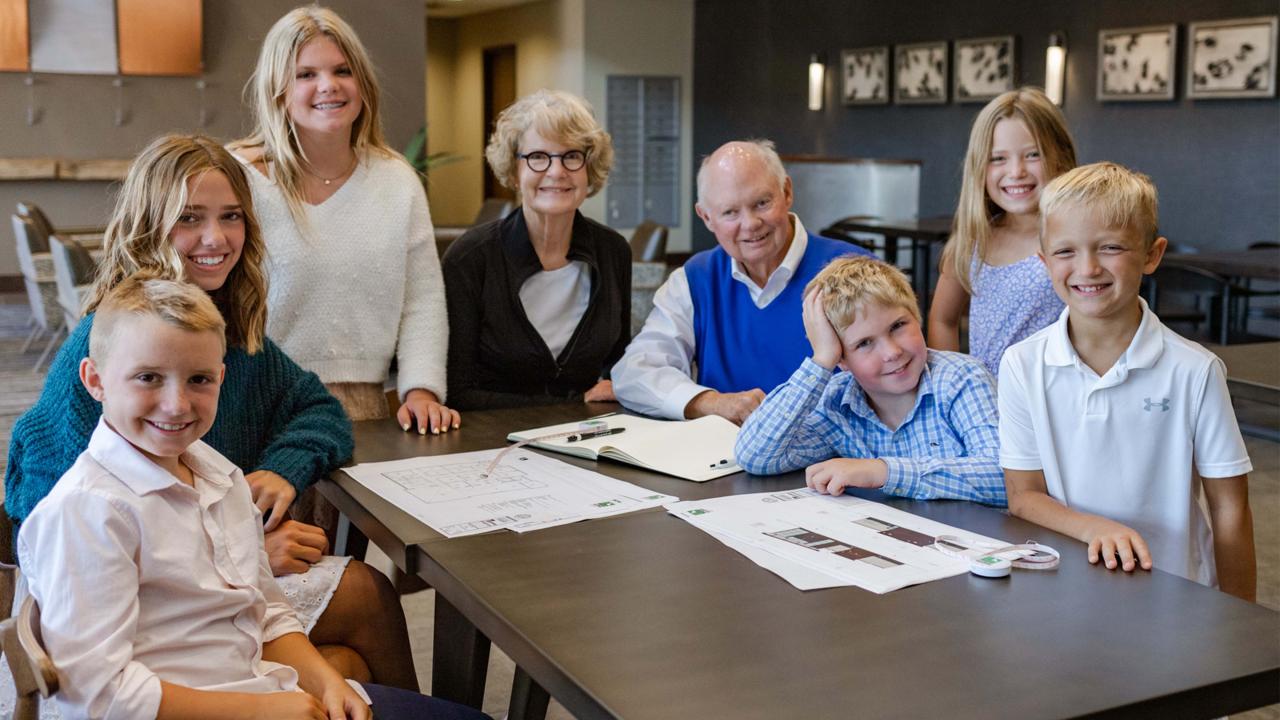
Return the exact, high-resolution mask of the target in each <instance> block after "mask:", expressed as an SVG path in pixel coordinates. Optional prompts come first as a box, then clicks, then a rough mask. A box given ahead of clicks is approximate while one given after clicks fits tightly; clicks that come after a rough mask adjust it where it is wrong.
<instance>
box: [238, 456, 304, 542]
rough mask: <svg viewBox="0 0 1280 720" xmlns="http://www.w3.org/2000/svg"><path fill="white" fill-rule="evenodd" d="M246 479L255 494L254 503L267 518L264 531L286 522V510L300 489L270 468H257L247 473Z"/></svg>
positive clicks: (250, 489) (250, 490)
mask: <svg viewBox="0 0 1280 720" xmlns="http://www.w3.org/2000/svg"><path fill="white" fill-rule="evenodd" d="M244 479H245V480H246V481H248V483H249V492H250V493H252V494H253V504H254V505H257V506H258V510H260V511H262V514H263V516H264V517H266V518H267V524H266V525H264V526H263V527H262V529H263V531H265V532H271V531H272V530H275V529H276V527H277V526H279V525H280V523H282V522H284V514H285V511H286V510H288V509H289V505H290V504H292V503H293V499H294V498H295V497H297V495H298V491H297V490H295V489H294V487H293V485H291V484H289V481H288V480H285V479H284V478H282V477H280V476H279V475H277V474H276V473H273V472H271V471H270V470H255V471H253V472H251V473H249V474H248V475H245V476H244Z"/></svg>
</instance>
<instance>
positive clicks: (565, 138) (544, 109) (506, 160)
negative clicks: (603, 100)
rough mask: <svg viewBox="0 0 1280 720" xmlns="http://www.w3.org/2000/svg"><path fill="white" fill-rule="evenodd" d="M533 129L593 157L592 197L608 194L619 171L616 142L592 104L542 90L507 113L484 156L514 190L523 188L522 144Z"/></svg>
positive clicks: (589, 165) (589, 160)
mask: <svg viewBox="0 0 1280 720" xmlns="http://www.w3.org/2000/svg"><path fill="white" fill-rule="evenodd" d="M530 129H533V130H536V131H537V133H538V134H539V135H541V136H542V137H544V138H546V139H547V140H553V141H558V142H560V143H562V144H564V145H567V146H569V147H573V148H581V149H582V151H583V152H585V153H586V154H587V197H591V196H593V195H595V194H596V193H598V192H600V191H601V190H602V189H604V186H605V183H606V182H608V181H609V171H610V170H612V169H613V138H611V137H609V133H607V132H605V130H604V128H602V127H600V123H598V122H597V121H596V118H595V115H594V114H593V112H592V110H591V104H590V103H588V102H587V101H586V100H583V99H582V98H580V97H578V96H577V95H574V94H572V93H567V92H564V91H563V90H545V89H544V90H539V91H537V92H535V93H533V94H532V95H525V96H524V97H522V98H520V99H519V100H517V101H515V102H514V103H511V105H510V106H509V107H508V108H507V109H506V110H503V111H502V114H501V115H499V116H498V121H497V122H496V123H494V127H493V134H492V135H490V136H489V144H488V145H487V146H485V149H484V156H485V159H486V160H488V161H489V168H490V169H491V170H493V175H494V177H496V178H497V179H498V182H500V183H502V186H503V187H505V188H507V189H508V190H515V191H519V189H520V180H519V177H520V162H521V160H520V158H519V157H518V155H519V154H520V139H521V138H522V137H524V134H525V133H526V132H528V131H529V130H530Z"/></svg>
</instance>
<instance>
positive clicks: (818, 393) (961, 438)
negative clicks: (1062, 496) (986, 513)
mask: <svg viewBox="0 0 1280 720" xmlns="http://www.w3.org/2000/svg"><path fill="white" fill-rule="evenodd" d="M996 412H997V411H996V387H995V381H994V380H992V379H991V375H990V373H988V372H987V371H986V369H985V368H983V367H982V363H980V362H979V361H978V360H975V359H974V358H972V357H970V356H968V355H963V354H961V353H954V352H941V351H938V350H930V351H929V357H928V361H927V363H926V365H925V369H924V372H923V373H921V375H920V385H919V387H918V391H917V392H916V403H915V406H914V407H913V408H912V409H911V412H910V413H908V414H907V416H906V418H905V419H903V421H902V425H901V426H899V427H898V429H897V430H890V429H889V428H888V427H887V426H885V424H884V423H883V422H881V421H880V418H879V417H877V416H876V413H875V410H873V409H871V406H870V405H869V404H868V403H867V396H866V393H864V392H862V389H861V388H859V387H858V384H857V383H856V382H854V379H853V375H852V374H851V373H847V372H840V373H833V372H832V371H830V370H827V369H826V368H824V367H822V366H820V365H818V364H817V363H815V362H813V359H812V358H806V359H805V361H804V363H803V364H801V365H800V367H799V369H797V370H796V371H795V373H793V374H792V375H791V378H790V379H789V380H787V382H786V383H784V384H782V385H779V386H778V387H777V388H776V389H775V390H774V391H773V392H771V393H769V396H768V397H767V398H765V401H764V404H762V405H761V406H760V407H759V408H757V409H756V411H755V412H753V413H751V415H750V416H749V417H748V418H747V422H746V423H745V424H744V425H743V426H742V431H741V432H740V433H738V442H737V446H736V447H735V449H734V456H735V459H736V460H737V462H738V464H739V465H741V466H742V468H743V469H744V470H746V471H747V472H750V473H755V474H757V475H773V474H777V473H784V472H790V471H792V470H799V469H801V468H804V467H807V466H809V465H812V464H813V463H817V462H822V461H823V460H829V459H831V458H834V457H846V458H878V459H880V460H882V461H884V463H885V465H887V466H888V467H889V477H888V480H887V481H886V482H885V484H884V492H885V493H887V494H889V495H898V496H902V497H910V498H916V499H919V500H939V499H952V500H973V501H975V502H980V503H984V504H987V505H997V506H1001V507H1003V506H1005V505H1007V504H1008V501H1007V499H1006V498H1005V490H1004V474H1003V473H1002V472H1001V470H1000V461H999V457H1000V437H999V430H998V425H999V422H998V419H997V415H996Z"/></svg>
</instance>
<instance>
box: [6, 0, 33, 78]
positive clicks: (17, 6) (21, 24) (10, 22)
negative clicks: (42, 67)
mask: <svg viewBox="0 0 1280 720" xmlns="http://www.w3.org/2000/svg"><path fill="white" fill-rule="evenodd" d="M30 49H31V48H30V46H29V45H28V42H27V0H0V71H12V72H26V71H28V70H30V69H31V57H30V55H31V53H30Z"/></svg>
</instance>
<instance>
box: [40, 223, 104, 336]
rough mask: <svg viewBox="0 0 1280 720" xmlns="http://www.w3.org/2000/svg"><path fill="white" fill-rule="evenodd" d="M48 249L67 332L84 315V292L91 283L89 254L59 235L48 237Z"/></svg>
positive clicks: (73, 328)
mask: <svg viewBox="0 0 1280 720" xmlns="http://www.w3.org/2000/svg"><path fill="white" fill-rule="evenodd" d="M49 251H50V252H51V253H52V255H53V277H54V280H55V281H56V282H57V285H58V304H59V305H60V306H61V307H62V317H63V318H64V319H65V321H66V322H65V325H66V328H67V333H68V334H70V333H71V332H72V331H73V330H75V329H76V325H78V324H80V318H81V317H83V315H84V311H83V307H84V296H85V294H87V293H88V291H89V287H90V286H91V285H92V284H93V273H94V262H93V258H92V257H91V256H90V255H89V251H88V250H85V249H84V248H83V247H81V246H80V245H79V244H78V243H77V242H76V241H75V240H72V239H71V238H68V237H64V236H62V235H54V236H53V237H52V238H51V239H50V242H49Z"/></svg>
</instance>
